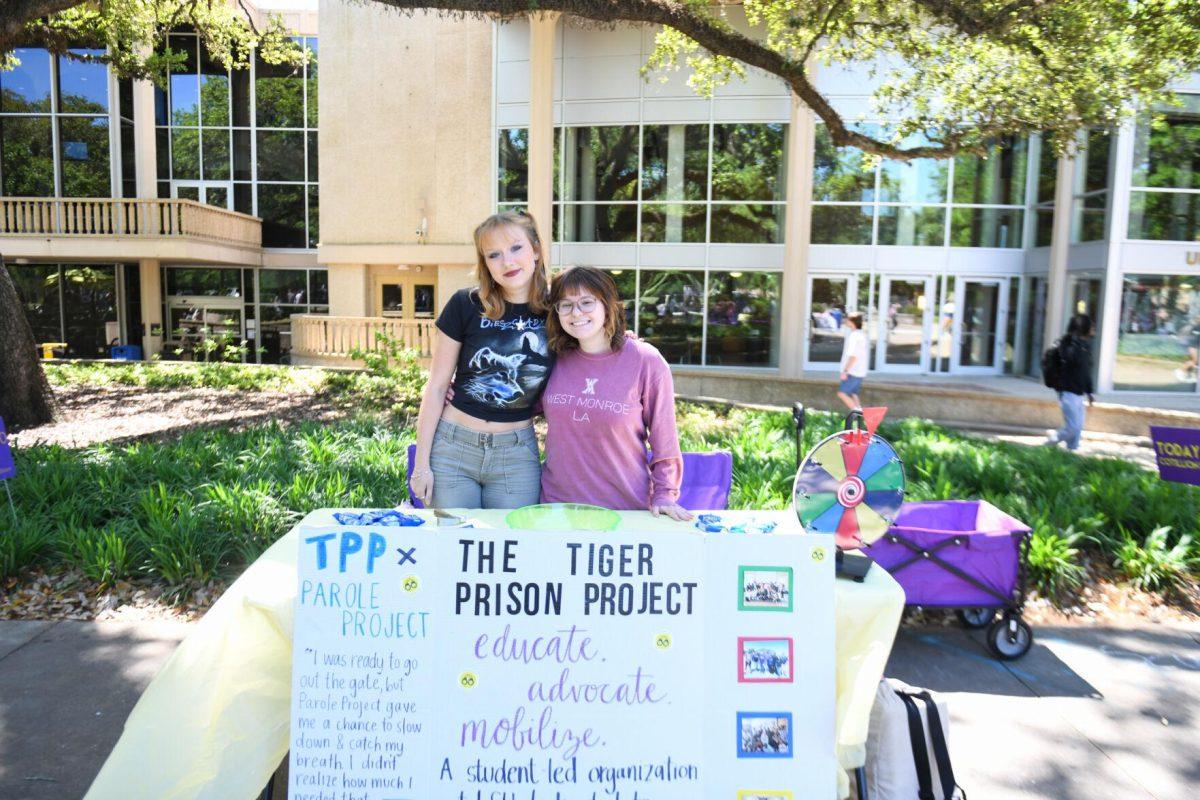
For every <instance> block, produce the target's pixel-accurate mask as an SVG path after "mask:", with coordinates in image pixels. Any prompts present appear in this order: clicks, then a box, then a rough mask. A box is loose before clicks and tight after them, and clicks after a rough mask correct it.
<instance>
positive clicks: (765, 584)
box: [738, 567, 792, 611]
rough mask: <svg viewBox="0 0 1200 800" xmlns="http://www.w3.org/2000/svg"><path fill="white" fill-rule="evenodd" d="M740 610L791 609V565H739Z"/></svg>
mask: <svg viewBox="0 0 1200 800" xmlns="http://www.w3.org/2000/svg"><path fill="white" fill-rule="evenodd" d="M738 610H740V611H791V610H792V568H791V567H738Z"/></svg>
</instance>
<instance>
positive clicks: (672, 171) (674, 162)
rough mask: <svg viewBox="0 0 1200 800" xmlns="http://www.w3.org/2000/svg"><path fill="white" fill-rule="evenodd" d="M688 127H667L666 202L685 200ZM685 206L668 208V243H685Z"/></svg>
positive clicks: (664, 197) (666, 215)
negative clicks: (685, 156)
mask: <svg viewBox="0 0 1200 800" xmlns="http://www.w3.org/2000/svg"><path fill="white" fill-rule="evenodd" d="M686 133H687V127H686V126H684V125H670V126H668V127H667V186H666V190H667V191H666V194H665V195H664V196H663V199H665V200H683V199H684V196H683V193H684V183H685V181H684V173H685V171H686V169H687V162H686V159H685V158H684V155H685V152H684V151H685V149H686V147H687V138H686ZM683 208H684V207H683V206H666V207H665V210H666V214H665V215H664V216H665V217H666V241H668V242H682V241H683Z"/></svg>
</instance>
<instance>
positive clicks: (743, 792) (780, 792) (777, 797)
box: [737, 789, 792, 800]
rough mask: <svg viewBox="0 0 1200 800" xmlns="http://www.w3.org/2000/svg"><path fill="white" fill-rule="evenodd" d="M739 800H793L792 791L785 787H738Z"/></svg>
mask: <svg viewBox="0 0 1200 800" xmlns="http://www.w3.org/2000/svg"><path fill="white" fill-rule="evenodd" d="M737 800H792V793H791V792H789V791H787V790H785V789H769V790H766V791H764V790H762V789H738V795H737Z"/></svg>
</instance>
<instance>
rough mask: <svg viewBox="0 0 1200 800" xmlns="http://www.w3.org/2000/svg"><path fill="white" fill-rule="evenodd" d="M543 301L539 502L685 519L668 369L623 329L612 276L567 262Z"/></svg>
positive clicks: (659, 356)
mask: <svg viewBox="0 0 1200 800" xmlns="http://www.w3.org/2000/svg"><path fill="white" fill-rule="evenodd" d="M550 307H551V311H550V317H549V319H548V320H547V323H546V327H547V330H548V331H549V334H550V349H551V350H552V351H553V352H554V354H555V364H554V372H553V374H551V376H550V380H549V381H548V382H547V384H546V389H545V392H544V393H543V394H542V409H543V412H544V413H545V415H546V464H545V466H544V467H543V469H542V502H543V503H590V504H592V505H597V506H603V507H605V508H612V509H617V510H634V509H637V510H641V509H648V510H649V511H650V513H651V514H653V515H654V516H656V517H657V516H659V515H660V514H663V515H666V516H668V517H670V518H671V519H675V520H680V521H686V520H689V519H691V518H692V514H691V512H690V511H688V510H687V509H685V508H684V507H683V506H681V505H679V487H680V485H681V484H682V482H683V454H682V453H681V452H680V449H679V434H678V432H677V431H676V428H675V388H674V383H673V381H672V379H671V368H670V367H668V366H667V362H666V360H665V359H664V358H663V357H662V354H661V353H659V352H658V350H657V349H655V348H654V346H653V345H651V344H648V343H646V342H642V341H638V340H636V339H632V338H630V337H628V336H626V335H625V312H624V307H623V306H622V304H621V298H620V296H619V295H618V293H617V286H616V284H615V283H613V279H612V278H611V277H609V275H608V273H606V272H603V271H601V270H598V269H595V268H594V267H571V268H570V269H567V270H565V271H563V272H561V273H559V274H558V275H556V276H555V277H554V282H553V284H552V285H551V288H550ZM647 445H649V453H647V450H646V448H647Z"/></svg>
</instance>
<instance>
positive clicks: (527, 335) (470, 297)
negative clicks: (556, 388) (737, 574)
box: [437, 289, 553, 422]
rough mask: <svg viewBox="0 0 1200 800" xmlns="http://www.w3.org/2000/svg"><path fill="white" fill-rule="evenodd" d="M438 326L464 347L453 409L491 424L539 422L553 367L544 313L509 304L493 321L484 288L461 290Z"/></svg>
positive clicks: (460, 359)
mask: <svg viewBox="0 0 1200 800" xmlns="http://www.w3.org/2000/svg"><path fill="white" fill-rule="evenodd" d="M437 326H438V330H440V331H442V333H444V334H446V335H447V336H449V337H450V338H451V339H453V340H455V341H456V342H459V343H460V344H461V345H462V348H461V349H460V350H459V351H458V368H457V370H456V371H455V373H454V383H453V387H454V399H453V400H452V401H451V405H453V406H454V407H455V408H457V409H459V410H460V411H463V412H465V413H467V414H470V415H471V416H472V417H476V418H477V419H484V420H488V421H489V422H518V421H520V420H526V419H530V418H532V417H533V408H534V405H535V404H536V403H537V401H538V398H540V397H541V394H542V387H544V386H545V385H546V380H547V379H548V378H549V377H550V368H551V367H552V366H553V360H552V359H551V357H550V346H549V342H548V337H547V335H546V316H545V315H544V314H543V315H537V314H534V313H532V312H531V311H530V310H529V305H528V304H527V303H517V304H514V303H507V304H506V305H505V308H504V316H503V317H501V318H500V319H496V320H491V319H488V318H487V317H485V316H484V315H483V303H482V302H481V301H480V300H479V290H478V289H459V290H458V291H457V292H455V293H454V294H453V295H452V296H451V297H450V301H449V302H448V303H446V307H445V308H444V309H442V313H441V315H440V316H439V317H438V319H437Z"/></svg>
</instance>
